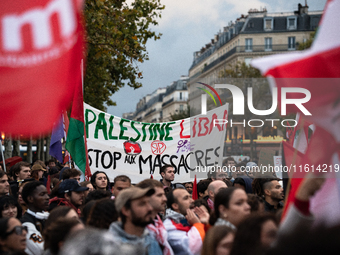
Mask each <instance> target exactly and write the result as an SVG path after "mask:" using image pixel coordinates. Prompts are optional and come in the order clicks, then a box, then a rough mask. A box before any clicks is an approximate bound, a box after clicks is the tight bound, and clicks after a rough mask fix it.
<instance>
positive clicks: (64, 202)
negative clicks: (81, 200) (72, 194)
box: [49, 197, 81, 216]
mask: <svg viewBox="0 0 340 255" xmlns="http://www.w3.org/2000/svg"><path fill="white" fill-rule="evenodd" d="M55 201H57V202H58V206H63V205H64V206H68V207H72V208H73V209H74V210H75V211H76V212H77V213H78V215H79V216H80V214H81V211H80V209H78V208H77V207H75V206H74V205H73V204H71V203H70V201H68V200H67V199H66V198H59V197H54V198H52V199H50V202H49V203H50V204H51V203H52V202H55Z"/></svg>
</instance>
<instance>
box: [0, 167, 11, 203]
mask: <svg viewBox="0 0 340 255" xmlns="http://www.w3.org/2000/svg"><path fill="white" fill-rule="evenodd" d="M8 193H9V183H8V177H7V174H6V173H5V172H4V171H0V197H2V196H5V195H8Z"/></svg>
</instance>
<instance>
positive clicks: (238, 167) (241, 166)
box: [232, 162, 247, 179]
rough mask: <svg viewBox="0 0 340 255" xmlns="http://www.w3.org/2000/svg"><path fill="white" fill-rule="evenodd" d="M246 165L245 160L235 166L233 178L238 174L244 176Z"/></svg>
mask: <svg viewBox="0 0 340 255" xmlns="http://www.w3.org/2000/svg"><path fill="white" fill-rule="evenodd" d="M246 166H247V164H246V163H245V162H240V163H238V164H237V165H236V166H235V171H233V172H232V176H233V178H234V179H236V178H237V177H240V176H246Z"/></svg>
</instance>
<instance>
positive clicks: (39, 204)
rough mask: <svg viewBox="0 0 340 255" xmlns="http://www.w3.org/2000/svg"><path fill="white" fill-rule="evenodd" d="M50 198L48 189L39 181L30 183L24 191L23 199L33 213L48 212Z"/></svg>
mask: <svg viewBox="0 0 340 255" xmlns="http://www.w3.org/2000/svg"><path fill="white" fill-rule="evenodd" d="M49 198H50V197H49V195H48V193H47V189H46V187H45V186H44V185H43V184H42V183H41V182H39V181H32V182H28V183H27V184H25V186H24V188H23V189H22V199H23V200H24V202H25V203H26V205H27V207H28V209H30V210H31V211H33V212H42V211H46V210H47V209H48V204H49Z"/></svg>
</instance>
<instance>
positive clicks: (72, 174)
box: [61, 168, 81, 182]
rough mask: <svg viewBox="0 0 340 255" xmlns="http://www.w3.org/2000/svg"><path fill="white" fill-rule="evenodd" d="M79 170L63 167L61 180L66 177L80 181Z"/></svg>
mask: <svg viewBox="0 0 340 255" xmlns="http://www.w3.org/2000/svg"><path fill="white" fill-rule="evenodd" d="M80 176H81V172H80V171H79V170H78V169H75V168H70V169H65V170H64V171H63V173H62V175H61V178H62V179H63V180H67V179H75V180H76V181H77V182H80Z"/></svg>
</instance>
